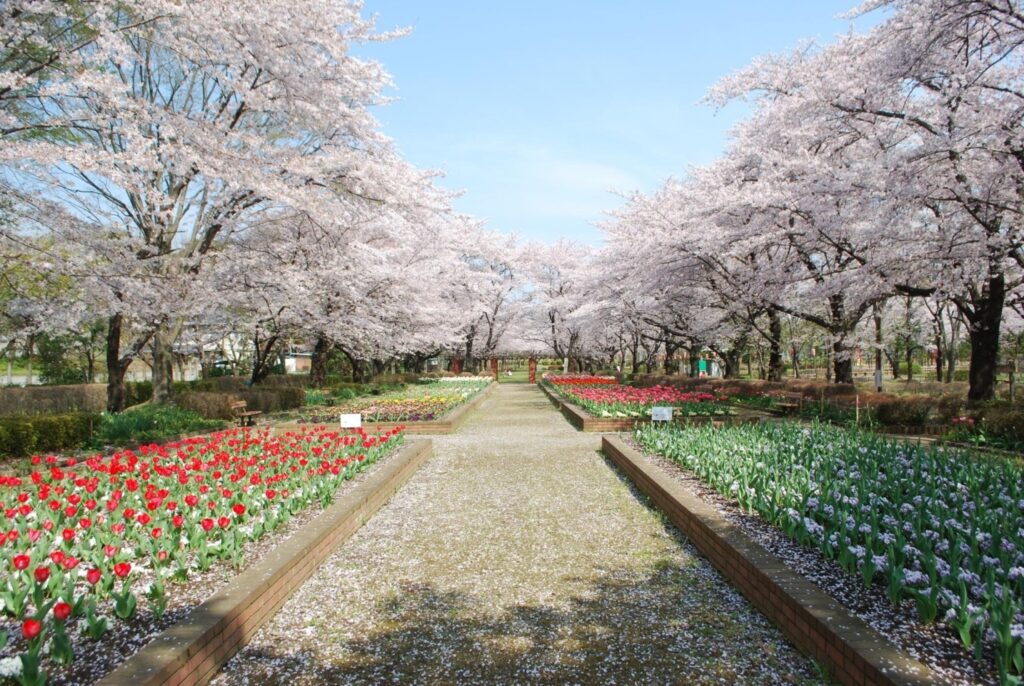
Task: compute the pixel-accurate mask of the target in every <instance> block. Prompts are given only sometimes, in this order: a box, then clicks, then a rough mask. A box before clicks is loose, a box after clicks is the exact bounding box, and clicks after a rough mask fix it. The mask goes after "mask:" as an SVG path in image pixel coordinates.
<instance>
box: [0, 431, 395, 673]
mask: <svg viewBox="0 0 1024 686" xmlns="http://www.w3.org/2000/svg"><path fill="white" fill-rule="evenodd" d="M397 434H398V432H397V431H396V432H389V433H387V434H383V435H381V436H379V437H369V436H366V435H365V434H358V433H357V434H342V433H339V432H327V431H317V432H307V433H304V434H295V433H291V434H285V435H283V436H280V437H277V438H271V437H270V436H269V434H268V433H267V432H266V431H259V432H257V431H249V430H243V429H235V430H230V431H225V432H221V433H217V434H213V435H211V436H207V437H201V438H195V439H187V440H184V441H180V442H176V443H169V444H167V445H163V446H155V445H154V446H147V447H144V448H142V449H140V450H139V451H138V452H137V453H136V452H132V451H125V452H122V453H115V454H114V455H113V456H111V457H108V458H103V457H99V456H97V457H93V458H90V459H88V460H85V461H84V462H83V463H81V464H78V465H76V466H72V467H71V468H67V469H63V468H58V467H57V466H56V458H47V459H46V460H41V459H39V458H35V459H34V461H35V462H36V463H37V467H38V469H37V471H34V472H33V473H32V475H31V476H30V477H28V478H24V479H21V478H16V477H4V478H2V479H0V503H2V504H0V507H2V508H3V509H4V511H5V515H6V530H5V531H4V532H3V534H4V535H3V542H2V545H3V554H2V555H0V565H2V566H3V568H4V570H5V578H4V580H3V582H2V585H0V603H2V609H3V614H4V618H3V620H0V644H4V645H3V646H2V649H0V672H2V674H3V675H8V676H10V675H15V674H17V675H18V676H19V680H20V681H21V682H22V683H29V684H31V683H41V682H42V680H43V678H44V675H43V673H42V670H43V669H56V670H61V667H62V666H64V667H68V666H69V665H71V663H72V660H73V656H74V653H75V650H76V646H78V645H79V644H81V642H83V641H86V640H90V639H91V640H92V641H102V640H103V637H104V634H106V633H107V631H108V630H109V629H110V628H111V622H112V621H121V622H131V621H132V620H133V618H134V617H135V616H136V613H137V612H138V611H139V609H140V606H141V605H142V604H143V600H144V602H145V606H146V609H148V614H149V615H151V616H153V617H155V618H156V619H158V620H159V618H160V617H161V615H162V614H163V613H164V611H165V610H166V608H167V606H168V602H169V600H170V596H171V595H173V594H174V592H175V585H176V584H181V583H183V582H185V581H186V580H188V579H189V577H190V575H193V574H194V573H196V572H199V573H202V572H205V571H206V570H208V569H210V567H211V566H212V565H214V564H215V563H216V562H217V561H229V562H232V563H233V564H234V565H235V567H236V568H238V567H240V566H241V564H242V557H243V554H244V546H245V544H246V543H247V542H250V541H255V540H257V539H260V538H261V537H263V536H264V535H266V534H267V533H269V532H271V531H273V530H275V529H276V528H278V527H279V526H281V525H282V524H284V523H285V522H287V521H288V520H289V519H290V518H291V517H292V516H293V515H295V514H297V513H300V512H302V511H303V510H305V509H307V508H309V506H311V505H312V504H314V503H317V502H319V503H321V504H326V503H328V502H330V501H331V499H332V498H333V496H334V493H335V491H336V490H337V488H338V486H339V485H340V484H341V482H342V481H344V480H346V479H349V478H351V477H352V476H353V475H355V474H356V473H357V472H359V471H360V470H361V469H363V468H364V467H365V466H367V465H369V464H371V463H373V462H374V461H376V460H377V459H378V458H379V457H381V456H382V455H383V454H385V453H386V452H388V451H389V450H390V449H391V447H392V446H393V445H395V443H396V435H397ZM47 655H48V657H46V656H47Z"/></svg>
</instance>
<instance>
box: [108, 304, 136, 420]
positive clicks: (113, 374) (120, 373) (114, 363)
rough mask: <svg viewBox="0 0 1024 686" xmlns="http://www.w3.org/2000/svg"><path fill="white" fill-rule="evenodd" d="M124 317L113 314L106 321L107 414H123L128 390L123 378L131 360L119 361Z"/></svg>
mask: <svg viewBox="0 0 1024 686" xmlns="http://www.w3.org/2000/svg"><path fill="white" fill-rule="evenodd" d="M123 325H124V316H123V315H120V314H115V315H114V316H112V317H111V318H110V319H108V320H107V412H113V413H117V412H124V408H125V405H126V404H127V402H128V389H127V388H125V385H124V376H125V374H126V373H127V372H128V365H129V364H131V360H128V361H125V360H122V359H121V328H122V326H123Z"/></svg>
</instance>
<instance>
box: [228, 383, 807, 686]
mask: <svg viewBox="0 0 1024 686" xmlns="http://www.w3.org/2000/svg"><path fill="white" fill-rule="evenodd" d="M434 440H435V455H434V457H433V458H432V459H431V460H430V461H428V463H427V464H426V465H425V466H424V467H423V468H422V469H421V470H420V472H419V473H418V474H417V475H416V476H415V477H414V478H413V480H412V481H411V482H410V483H409V484H408V485H407V486H406V487H405V488H404V489H403V490H402V491H400V492H399V494H398V495H397V496H396V498H395V499H394V500H393V501H392V502H391V503H390V504H389V505H387V506H386V507H385V508H384V509H383V510H381V512H380V513H379V514H378V515H377V516H376V517H375V518H374V519H372V520H371V521H370V522H369V523H368V524H367V525H366V526H365V527H364V528H363V529H362V530H361V531H360V532H359V533H358V534H357V535H356V536H354V537H353V538H352V539H351V540H350V541H349V542H348V543H347V544H345V545H344V546H343V547H342V548H341V549H340V550H339V551H338V552H337V553H336V554H335V555H334V556H333V557H332V558H331V559H330V560H329V561H328V562H327V564H325V565H324V566H323V568H322V569H321V570H320V571H319V572H317V573H316V574H315V575H314V576H313V578H311V579H310V581H309V582H307V583H306V584H305V585H304V586H303V587H302V588H301V589H300V590H299V591H298V592H297V593H296V595H295V596H294V597H293V598H292V599H291V600H290V601H289V602H288V603H287V604H286V605H285V606H284V608H283V610H282V611H281V613H280V614H279V615H278V616H277V617H276V618H275V619H274V620H273V621H271V622H270V623H269V624H268V625H266V626H265V627H264V629H263V630H262V631H260V632H259V634H257V636H256V637H255V638H254V640H253V641H252V643H251V644H250V645H249V646H248V648H246V649H245V650H243V651H242V652H241V653H240V654H238V655H237V656H236V657H235V658H234V659H233V660H232V661H231V662H230V663H229V665H228V667H227V668H226V670H225V672H224V673H223V674H222V675H221V676H220V677H218V679H217V680H216V683H219V684H242V683H267V684H275V683H289V684H318V683H453V682H455V683H481V682H484V683H496V682H504V683H523V682H532V683H537V682H542V683H674V682H678V683H709V684H711V683H728V684H733V683H745V684H776V683H787V682H792V683H807V682H813V681H814V674H815V671H814V667H813V666H812V665H811V664H810V663H808V662H807V661H806V660H805V659H803V658H802V657H801V656H799V654H797V653H796V652H795V650H794V649H793V648H792V647H790V646H789V645H788V644H786V642H785V641H784V639H783V638H782V637H781V635H780V634H779V632H778V631H777V630H775V629H774V628H773V627H771V626H770V625H769V624H768V623H767V621H766V620H765V619H763V618H762V617H761V616H760V615H758V614H757V613H756V612H754V611H753V610H752V609H750V607H749V606H748V605H747V603H746V601H745V600H744V599H743V598H742V597H741V596H740V595H738V594H737V593H736V592H735V591H733V590H732V589H731V588H730V587H729V586H728V584H727V583H726V582H725V581H723V580H722V579H721V577H719V576H718V574H717V573H715V572H714V571H713V570H711V569H710V568H709V566H708V565H707V563H706V562H704V561H703V560H702V559H700V558H697V557H695V556H694V554H693V551H692V549H691V548H690V547H689V545H687V544H683V543H681V542H680V541H679V540H678V539H677V538H676V537H675V536H674V535H673V534H672V533H670V532H669V531H667V530H666V528H665V527H664V526H663V524H662V522H661V520H660V518H659V517H658V516H657V514H655V513H654V512H652V511H650V510H648V509H647V508H646V507H644V506H643V505H642V504H641V503H640V502H638V501H637V499H636V498H635V496H634V495H633V493H632V492H631V491H630V489H629V488H628V487H627V486H626V485H625V484H624V483H623V482H622V481H620V480H619V478H618V477H617V475H616V473H615V472H614V471H613V470H612V469H611V468H610V467H609V466H608V465H607V464H606V463H605V461H604V460H603V459H602V457H601V456H600V455H599V454H598V453H597V452H596V449H597V446H598V442H597V439H596V438H595V437H594V436H587V435H583V434H580V433H577V432H576V431H574V430H572V429H571V428H570V427H569V426H568V425H567V424H566V422H565V421H564V419H563V418H562V417H561V416H560V415H559V414H558V413H557V412H555V410H554V409H553V408H552V406H551V405H550V404H549V403H548V402H547V400H546V399H545V398H544V396H543V395H542V394H541V393H540V392H539V391H538V390H537V389H536V388H535V387H533V386H515V385H510V386H502V387H500V388H499V389H497V391H496V393H495V394H494V395H493V396H492V397H491V398H489V399H488V400H487V401H486V402H485V403H484V404H483V405H482V406H481V409H480V410H479V411H478V412H477V414H476V416H474V417H473V418H471V419H470V420H469V421H468V422H467V424H466V425H464V426H463V428H462V429H461V430H460V432H459V433H458V434H455V435H451V436H442V437H436V438H435V439H434Z"/></svg>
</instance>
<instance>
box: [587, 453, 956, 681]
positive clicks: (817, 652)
mask: <svg viewBox="0 0 1024 686" xmlns="http://www.w3.org/2000/svg"><path fill="white" fill-rule="evenodd" d="M601 450H602V451H603V452H604V454H605V455H606V456H608V458H609V459H611V460H612V461H613V462H614V463H615V464H616V465H618V466H619V468H620V469H621V470H622V471H623V472H625V474H626V475H627V476H628V477H629V478H630V480H631V481H632V482H633V483H634V484H636V486H637V488H639V489H640V491H642V492H643V493H644V494H645V495H647V496H648V497H649V498H650V499H651V500H652V501H654V503H655V505H657V506H658V508H659V509H660V510H662V512H664V513H665V515H666V516H668V518H669V520H670V521H671V522H672V524H674V525H675V526H676V528H678V529H679V530H680V531H681V532H682V533H683V534H684V535H686V537H687V538H689V539H690V541H691V542H692V543H693V544H694V545H695V546H696V547H697V549H698V550H700V552H701V554H703V555H704V556H705V557H707V558H708V560H710V561H711V563H712V564H713V565H715V567H717V568H718V570H719V571H720V572H721V573H722V574H723V575H724V576H725V577H726V578H727V579H729V581H730V582H731V583H732V584H733V585H734V586H736V587H737V588H738V589H739V590H740V591H741V592H742V593H743V595H745V596H746V597H747V599H748V600H750V602H751V603H753V604H754V606H756V607H757V609H759V610H760V611H761V612H762V613H764V614H765V615H766V616H767V617H768V619H770V620H771V621H772V622H774V623H775V624H776V625H777V626H778V627H779V628H780V629H781V630H782V631H783V633H785V634H786V636H787V637H788V638H789V639H790V640H791V641H792V642H793V643H794V645H796V646H797V648H799V649H800V650H801V651H803V652H804V653H805V654H807V655H808V656H810V657H812V658H813V659H815V660H817V661H818V662H819V663H820V664H821V665H823V666H825V667H826V668H827V669H828V671H829V674H831V675H832V677H833V678H835V679H836V680H837V681H839V682H840V683H841V684H844V685H846V686H875V685H878V686H882V685H884V686H925V685H929V686H931V685H936V684H941V683H943V682H942V679H941V678H940V677H939V676H938V675H937V674H936V673H935V672H933V671H932V670H931V669H930V668H928V667H927V666H926V665H924V664H921V663H920V662H918V661H916V660H914V659H913V658H911V657H910V656H909V655H907V654H906V653H904V652H903V651H901V650H899V649H897V648H896V647H894V646H893V645H891V644H890V643H889V642H888V641H886V640H885V638H883V637H882V635H881V634H879V633H878V632H877V631H875V630H874V629H872V628H871V627H869V626H868V625H867V624H866V623H864V622H863V621H861V620H860V619H859V618H857V617H854V616H853V615H852V614H850V613H849V612H847V611H846V609H845V608H844V607H843V606H842V605H840V604H839V603H838V602H836V600H835V599H833V598H832V597H831V596H829V595H828V594H826V593H825V592H823V591H822V590H821V589H819V588H818V587H817V586H815V585H814V584H813V583H811V582H810V581H808V580H807V579H805V578H804V577H802V576H800V575H799V574H797V573H796V572H794V571H793V570H791V569H790V568H789V567H787V566H786V565H785V563H783V562H782V561H781V560H779V559H778V558H777V557H775V556H774V555H772V554H771V553H769V552H768V551H767V550H765V549H764V548H763V547H761V545H760V544H758V543H756V542H755V541H753V540H751V539H750V538H749V537H748V536H747V535H746V534H744V533H743V532H742V531H740V530H739V529H738V528H737V527H736V526H735V525H733V524H731V523H730V522H729V521H728V520H726V519H725V518H724V517H722V516H721V515H720V514H719V513H718V512H717V511H716V510H715V509H714V508H712V507H711V506H710V505H708V504H707V503H705V502H704V501H703V500H701V499H700V498H699V497H697V496H696V495H693V494H692V493H691V492H690V491H689V490H688V489H687V488H686V487H685V486H683V485H682V484H681V483H679V482H678V481H676V480H675V479H673V478H672V477H671V476H669V475H668V474H666V473H665V471H664V470H663V469H661V468H660V467H658V466H657V465H655V464H653V463H651V462H650V460H647V459H646V458H644V456H643V455H641V454H640V453H638V452H637V451H635V450H633V449H632V448H630V447H629V446H627V445H626V444H625V443H624V442H623V441H622V440H621V439H619V438H617V437H614V436H605V437H604V438H602V440H601Z"/></svg>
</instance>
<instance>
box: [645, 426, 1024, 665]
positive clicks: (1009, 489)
mask: <svg viewBox="0 0 1024 686" xmlns="http://www.w3.org/2000/svg"><path fill="white" fill-rule="evenodd" d="M636 435H637V439H638V440H639V441H640V443H641V444H642V445H643V446H644V447H645V449H647V450H650V451H652V452H656V453H660V454H662V455H664V456H665V457H667V458H669V459H670V460H672V461H674V462H676V463H677V464H679V465H681V466H682V467H684V468H685V469H687V470H689V471H691V472H692V473H693V474H694V475H695V476H697V477H698V478H699V479H701V480H702V481H703V482H705V483H707V484H708V485H709V486H711V487H712V488H714V489H715V490H716V491H718V492H719V493H722V494H724V495H728V496H730V497H732V498H735V499H736V501H737V502H738V504H739V506H740V507H742V508H743V509H745V510H748V511H755V512H757V513H759V514H760V515H761V516H762V517H763V518H764V519H765V520H766V521H768V522H770V523H772V524H774V525H775V526H777V527H779V528H780V529H781V530H782V531H784V532H785V533H786V534H787V535H788V536H789V537H791V538H793V539H794V540H796V541H798V542H800V543H801V544H803V545H806V546H811V547H815V548H817V549H818V550H819V551H820V553H821V554H822V555H823V556H824V557H825V558H827V559H830V560H835V561H836V562H838V564H840V565H841V566H842V567H844V568H845V569H846V570H847V571H849V572H851V573H853V574H856V575H858V576H859V578H860V580H861V582H862V583H863V584H865V585H872V584H876V583H877V584H881V585H882V586H883V587H884V588H885V590H886V592H887V594H888V596H889V598H890V600H891V601H892V602H894V603H896V604H902V603H912V604H913V605H915V606H916V609H917V612H918V614H919V615H920V617H921V619H922V620H923V621H924V622H926V623H930V622H933V621H943V622H945V623H947V624H948V625H949V626H950V627H951V628H952V630H953V631H954V632H955V633H956V635H957V636H958V637H959V639H960V641H961V642H962V644H963V645H964V647H965V648H967V649H969V650H973V651H975V653H976V654H977V655H979V656H981V655H982V653H986V654H988V653H990V654H991V655H992V656H993V657H994V660H995V663H996V667H997V669H998V671H999V673H1000V674H1001V677H1002V681H1003V683H1007V684H1010V683H1017V675H1019V674H1020V673H1021V672H1022V670H1024V655H1022V646H1021V638H1022V636H1024V626H1022V624H1024V492H1022V491H1024V486H1022V481H1021V476H1022V473H1021V469H1020V467H1018V466H1015V465H1013V464H1012V463H1010V462H1007V461H1003V460H988V459H982V458H978V457H975V456H971V455H970V454H968V453H965V452H962V451H956V450H946V451H943V450H941V449H938V450H936V449H925V448H921V447H917V446H913V445H908V444H904V443H899V442H892V441H886V440H885V439H882V438H880V437H877V436H874V435H872V434H866V433H858V432H851V431H844V430H841V429H837V428H833V427H828V426H824V425H814V426H811V427H801V426H798V425H790V424H781V425H768V424H760V425H751V426H743V427H734V428H726V429H719V430H717V431H708V430H704V429H699V428H698V429H688V430H680V429H676V428H667V429H666V428H654V427H645V428H643V429H640V430H638V431H637V434H636Z"/></svg>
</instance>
